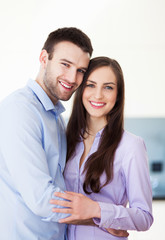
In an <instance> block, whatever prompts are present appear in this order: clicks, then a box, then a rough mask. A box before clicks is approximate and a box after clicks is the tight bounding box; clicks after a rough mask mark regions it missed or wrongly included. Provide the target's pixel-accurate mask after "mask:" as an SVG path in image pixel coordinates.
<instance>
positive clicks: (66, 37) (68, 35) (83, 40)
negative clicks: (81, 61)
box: [42, 27, 93, 60]
mask: <svg viewBox="0 0 165 240" xmlns="http://www.w3.org/2000/svg"><path fill="white" fill-rule="evenodd" d="M62 41H68V42H72V43H73V44H75V45H77V46H78V47H80V48H81V49H82V50H83V51H84V52H87V53H89V54H90V56H91V55H92V52H93V48H92V44H91V40H90V38H89V37H88V36H87V35H86V34H85V33H84V32H82V31H81V30H80V29H77V28H74V27H68V28H67V27H65V28H59V29H57V30H55V31H53V32H51V33H50V34H49V36H48V38H47V40H46V42H45V44H44V46H43V48H42V49H45V50H46V51H47V53H48V54H49V60H51V59H52V57H53V51H54V47H55V45H56V44H57V43H59V42H62Z"/></svg>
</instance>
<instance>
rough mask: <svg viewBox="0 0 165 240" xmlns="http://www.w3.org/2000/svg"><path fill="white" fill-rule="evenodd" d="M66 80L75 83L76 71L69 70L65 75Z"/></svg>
mask: <svg viewBox="0 0 165 240" xmlns="http://www.w3.org/2000/svg"><path fill="white" fill-rule="evenodd" d="M67 80H68V81H69V82H70V83H75V82H76V80H77V71H76V70H75V69H69V71H68V73H67Z"/></svg>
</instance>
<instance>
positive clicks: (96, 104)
mask: <svg viewBox="0 0 165 240" xmlns="http://www.w3.org/2000/svg"><path fill="white" fill-rule="evenodd" d="M91 104H92V105H94V106H96V107H101V106H103V105H104V103H94V102H91Z"/></svg>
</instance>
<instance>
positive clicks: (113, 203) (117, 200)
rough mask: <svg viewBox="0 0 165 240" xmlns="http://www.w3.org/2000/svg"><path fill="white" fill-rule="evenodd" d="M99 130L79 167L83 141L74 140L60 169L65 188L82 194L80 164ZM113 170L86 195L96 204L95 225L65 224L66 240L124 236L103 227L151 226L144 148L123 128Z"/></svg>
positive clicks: (93, 150) (149, 190)
mask: <svg viewBox="0 0 165 240" xmlns="http://www.w3.org/2000/svg"><path fill="white" fill-rule="evenodd" d="M101 133H102V130H101V131H99V132H98V133H97V135H96V137H95V139H94V142H93V145H92V147H91V149H90V152H89V154H88V156H87V157H86V158H85V160H84V162H83V164H82V165H81V167H80V168H79V164H80V158H81V156H82V154H83V151H84V143H83V141H81V142H80V143H78V144H77V147H76V150H75V154H74V155H73V157H72V158H71V159H70V160H69V161H68V162H67V165H66V169H65V173H64V176H65V181H66V187H67V190H69V191H74V192H78V193H82V194H84V195H86V194H85V192H84V190H83V182H84V177H85V173H83V170H84V165H85V163H86V161H87V158H88V157H89V156H90V155H91V154H92V153H93V152H95V151H97V148H98V144H99V141H100V136H101ZM113 172H114V177H113V180H112V181H111V182H110V183H108V184H107V185H106V186H105V187H103V188H102V189H101V191H100V192H99V193H92V194H90V195H86V196H87V197H90V198H91V199H92V200H94V201H97V202H98V203H99V205H100V209H101V218H100V219H94V222H95V223H96V224H97V226H96V227H95V226H81V225H77V226H76V225H69V226H68V239H69V240H82V239H85V240H102V239H104V240H109V239H114V240H116V239H120V240H121V239H127V238H124V237H123V238H121V237H115V236H112V235H111V234H109V233H108V232H107V231H106V229H105V228H114V229H123V230H137V231H145V230H147V229H148V228H149V227H150V226H151V224H152V222H153V217H152V191H151V184H150V177H149V168H148V161H147V154H146V148H145V145H144V142H143V140H142V139H141V138H140V137H137V136H135V135H133V134H131V133H128V132H126V131H124V133H123V136H122V139H121V141H120V143H119V145H118V147H117V150H116V153H115V159H114V170H113ZM105 180H106V176H105V174H102V176H101V178H100V181H101V184H103V183H105ZM128 202H129V207H128V205H127V203H128ZM126 206H127V207H126ZM82 236H83V238H82Z"/></svg>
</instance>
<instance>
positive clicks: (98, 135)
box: [80, 127, 105, 141]
mask: <svg viewBox="0 0 165 240" xmlns="http://www.w3.org/2000/svg"><path fill="white" fill-rule="evenodd" d="M104 128H105V127H103V128H102V129H101V130H100V131H98V132H97V133H96V136H95V137H101V134H102V132H103V130H104ZM80 139H81V141H83V138H82V137H81V136H80Z"/></svg>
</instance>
